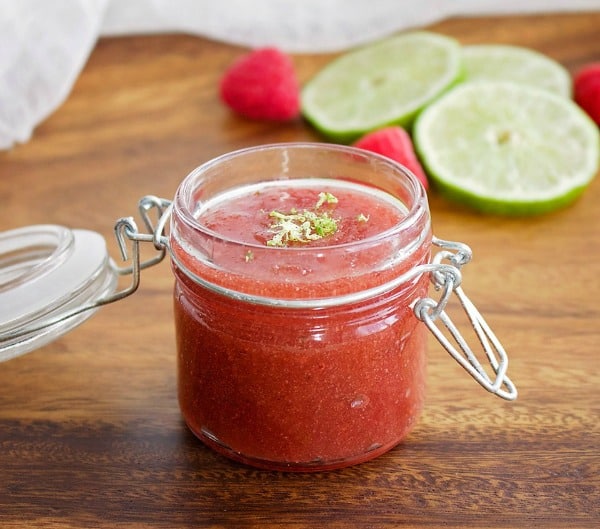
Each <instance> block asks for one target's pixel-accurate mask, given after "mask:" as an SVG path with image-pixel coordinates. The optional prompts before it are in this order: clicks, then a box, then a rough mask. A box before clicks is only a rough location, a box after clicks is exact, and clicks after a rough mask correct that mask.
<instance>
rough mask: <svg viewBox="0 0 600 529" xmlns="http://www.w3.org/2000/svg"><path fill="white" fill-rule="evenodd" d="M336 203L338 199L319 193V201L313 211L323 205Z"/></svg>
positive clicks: (328, 194) (329, 194)
mask: <svg viewBox="0 0 600 529" xmlns="http://www.w3.org/2000/svg"><path fill="white" fill-rule="evenodd" d="M337 201H338V199H337V198H336V197H335V196H333V195H332V194H331V193H329V192H327V193H324V192H323V191H321V192H320V193H319V200H318V201H317V203H316V204H315V209H319V208H320V207H321V206H322V205H323V204H325V203H327V204H337Z"/></svg>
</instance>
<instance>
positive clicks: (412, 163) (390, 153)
mask: <svg viewBox="0 0 600 529" xmlns="http://www.w3.org/2000/svg"><path fill="white" fill-rule="evenodd" d="M354 146H355V147H359V148H361V149H365V150H367V151H372V152H375V153H378V154H383V155H384V156H387V157H388V158H391V159H392V160H395V161H396V162H399V163H401V164H402V165H404V166H405V167H406V168H408V169H409V170H410V171H411V172H412V173H413V174H414V175H415V176H416V177H417V178H418V179H419V180H420V181H421V183H422V184H423V187H425V189H427V188H428V187H429V186H428V182H427V176H426V175H425V171H423V167H421V164H420V162H419V160H418V158H417V155H416V154H415V150H414V148H413V144H412V141H411V139H410V136H409V134H408V132H406V131H405V130H404V129H403V128H402V127H397V126H390V127H385V128H383V129H379V130H375V131H373V132H369V133H368V134H365V135H364V136H363V137H362V138H360V139H359V140H358V141H356V142H355V143H354Z"/></svg>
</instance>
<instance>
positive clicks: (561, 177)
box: [414, 81, 600, 215]
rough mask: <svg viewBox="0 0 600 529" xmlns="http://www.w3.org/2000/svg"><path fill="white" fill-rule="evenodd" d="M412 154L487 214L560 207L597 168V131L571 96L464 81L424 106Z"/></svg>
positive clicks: (455, 195)
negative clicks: (427, 105)
mask: <svg viewBox="0 0 600 529" xmlns="http://www.w3.org/2000/svg"><path fill="white" fill-rule="evenodd" d="M414 141H415V146H416V149H417V152H418V153H419V155H420V156H421V159H422V161H423V163H424V165H425V167H426V169H427V171H428V172H429V174H430V176H431V178H432V181H433V182H434V184H435V185H436V187H437V188H438V189H439V190H440V192H441V193H442V194H445V195H446V196H448V197H449V198H452V199H455V200H457V201H460V202H463V203H466V204H469V205H471V206H473V207H474V208H476V209H479V210H481V211H484V212H491V213H497V214H507V215H527V214H535V213H543V212H547V211H551V210H554V209H557V208H559V207H562V206H565V205H567V204H569V203H570V202H572V201H573V200H575V198H576V197H577V196H578V195H579V194H581V192H582V191H583V190H584V189H585V187H586V186H587V184H589V182H590V181H591V180H592V179H593V178H594V176H595V175H596V173H597V172H598V166H599V158H600V133H599V131H598V128H597V127H596V125H595V124H594V123H593V122H592V120H591V119H589V117H588V116H587V115H586V114H585V113H584V112H583V111H582V110H581V109H580V108H579V107H578V106H577V105H575V103H573V102H572V101H571V100H570V99H567V98H564V97H561V96H557V95H554V94H551V93H550V92H547V91H545V90H541V89H539V88H533V87H529V86H525V85H521V84H517V83H499V82H492V81H480V82H476V83H464V84H461V85H459V86H457V87H456V88H454V89H453V90H451V91H450V92H449V93H447V94H445V95H444V96H442V97H441V98H440V99H438V100H437V101H435V102H434V103H432V104H431V105H430V106H429V107H428V108H426V109H425V110H424V111H423V112H422V113H421V115H420V116H419V118H418V119H417V121H416V123H415V127H414Z"/></svg>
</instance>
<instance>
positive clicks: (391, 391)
mask: <svg viewBox="0 0 600 529" xmlns="http://www.w3.org/2000/svg"><path fill="white" fill-rule="evenodd" d="M297 179H310V180H311V181H314V184H311V183H310V182H309V186H310V185H312V186H313V188H312V189H313V190H317V191H318V190H319V189H321V188H322V187H323V185H324V183H327V182H325V181H324V180H323V179H326V180H338V181H339V182H343V185H342V187H341V189H345V188H346V183H347V182H354V183H360V193H362V194H365V190H369V189H373V188H374V187H376V188H378V189H381V190H384V191H385V192H386V193H388V194H389V195H390V196H393V197H395V198H396V202H397V203H396V204H395V205H394V206H393V207H395V208H398V209H399V210H400V211H401V212H402V214H401V215H400V216H399V219H400V220H398V222H397V223H396V224H394V225H392V226H391V227H389V228H387V229H385V230H384V231H382V232H379V233H377V234H376V235H375V236H373V237H370V238H367V239H362V240H358V241H351V242H346V243H343V244H337V245H333V246H331V245H327V246H312V245H302V244H301V245H299V246H283V247H273V246H268V245H266V244H265V243H264V242H258V241H257V242H256V243H252V242H248V241H244V242H240V241H239V240H238V239H236V237H235V236H228V237H226V236H223V235H221V234H219V233H218V232H216V231H214V230H213V229H210V228H207V227H206V225H203V224H202V223H201V222H199V221H198V217H199V211H201V210H202V209H203V208H206V209H210V207H211V202H212V201H214V200H219V199H220V197H222V196H225V194H226V193H228V191H229V190H231V189H232V188H233V189H242V188H243V187H244V186H253V187H252V189H256V184H259V185H263V184H264V185H266V183H267V182H273V181H276V182H278V183H279V184H280V185H281V186H282V189H285V188H286V186H289V185H290V184H293V181H294V180H297ZM331 185H333V183H331ZM335 187H336V186H335V185H334V188H335ZM350 189H351V190H352V192H353V193H357V189H359V188H358V186H357V187H356V188H355V187H354V185H352V186H351V188H350ZM282 192H283V191H282ZM315 194H316V192H315ZM369 196H370V192H368V193H366V194H365V195H364V197H361V195H360V194H358V195H357V196H356V199H359V198H365V197H369ZM221 200H227V199H226V198H225V199H221ZM368 206H369V204H366V205H365V207H366V209H365V214H366V213H367V212H368V211H369V207H368ZM245 215H246V212H242V213H240V221H239V228H240V230H245V229H248V228H247V227H246V226H245V225H244V221H243V217H244V216H245ZM376 216H377V212H374V213H371V214H370V218H369V220H368V222H370V223H375V222H376V221H377V219H375V218H374V217H376ZM365 218H366V217H365ZM430 248H431V223H430V217H429V210H428V207H427V200H426V196H425V191H424V190H423V188H422V186H421V185H419V184H418V182H417V181H416V180H415V179H414V178H412V177H411V176H409V175H408V174H407V173H406V172H405V171H404V170H403V169H402V168H401V167H399V166H398V165H396V164H394V163H391V162H389V161H388V160H385V159H383V158H379V157H376V156H371V155H369V154H367V153H360V152H354V151H352V152H350V151H348V150H347V149H346V148H342V147H335V146H329V147H324V146H322V145H315V144H307V145H275V146H267V147H260V148H255V149H250V150H245V151H241V152H236V153H233V154H229V155H226V156H223V157H221V158H218V159H216V160H214V161H212V162H210V163H208V164H205V165H203V166H201V167H200V168H198V169H197V170H195V171H194V172H193V173H191V174H190V175H189V176H188V177H187V178H186V179H185V180H184V182H183V183H182V184H181V186H180V188H179V190H178V192H177V194H176V197H175V201H174V207H173V212H172V221H171V251H172V264H173V272H174V274H175V324H176V336H177V350H178V370H179V371H178V380H179V402H180V406H181V410H182V412H183V416H184V417H185V420H186V422H187V424H188V425H189V427H190V428H191V430H192V431H193V432H194V433H195V434H196V435H197V436H198V437H199V438H200V439H201V440H202V441H204V442H205V443H206V444H208V445H209V446H211V447H212V448H214V449H215V450H217V451H219V452H221V453H223V454H225V455H227V456H229V457H231V458H233V459H236V460H239V461H242V462H245V463H249V464H252V465H255V466H260V467H265V468H269V469H279V470H281V469H285V470H322V469H327V468H336V467H342V466H346V465H350V464H354V463H359V462H361V461H366V460H368V459H371V458H373V457H375V456H377V455H379V454H381V453H383V452H385V451H387V450H389V449H390V448H392V447H393V446H395V445H397V444H398V443H399V442H400V441H401V440H402V439H403V438H404V436H405V435H406V434H407V433H408V432H409V431H410V429H411V428H412V426H413V425H414V424H415V421H416V420H417V417H418V416H419V414H420V412H421V409H422V406H423V393H424V385H425V381H424V378H425V341H426V340H425V338H426V337H425V332H426V328H425V326H424V325H422V324H421V323H420V322H419V320H418V319H417V318H416V316H415V314H414V313H413V311H412V309H411V303H412V302H413V301H414V300H415V299H418V298H422V297H424V296H425V295H426V293H427V289H428V284H429V279H428V277H427V276H425V275H420V276H416V277H411V278H409V279H407V280H406V281H402V282H398V281H397V278H398V277H401V276H402V275H403V274H405V272H406V271H407V270H411V269H413V268H414V267H415V266H417V265H421V264H424V263H427V262H429V258H430ZM247 256H252V257H251V259H250V258H247Z"/></svg>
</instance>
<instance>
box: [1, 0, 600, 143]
mask: <svg viewBox="0 0 600 529" xmlns="http://www.w3.org/2000/svg"><path fill="white" fill-rule="evenodd" d="M599 9H600V0H527V1H526V2H525V1H522V0H504V1H502V0H496V1H494V0H419V1H418V2H413V1H412V0H52V1H47V0H0V149H7V148H10V147H11V146H12V145H13V144H14V143H15V142H21V143H22V142H25V141H27V140H28V139H29V138H30V137H31V134H32V131H33V130H34V128H35V127H36V125H37V124H39V123H40V122H41V121H42V120H44V119H45V118H46V117H47V116H48V115H49V114H50V113H52V112H53V111H54V110H55V109H56V108H57V107H58V106H60V104H61V103H62V102H63V101H64V100H65V99H66V98H67V97H68V94H69V93H70V90H71V88H72V86H73V83H74V82H75V80H76V79H77V76H78V75H79V72H80V71H81V69H82V68H83V66H84V64H85V62H86V60H87V58H88V56H89V54H90V52H91V51H92V49H93V47H94V45H95V42H96V40H97V38H98V36H100V35H107V36H109V35H123V34H133V33H156V32H167V31H179V32H186V33H191V34H195V35H202V36H206V37H209V38H213V39H216V40H221V41H224V42H229V43H232V44H239V45H243V46H248V47H259V46H264V45H274V46H278V47H280V48H282V49H284V50H286V51H288V52H290V53H294V52H297V53H300V52H304V53H319V52H326V51H340V50H343V49H345V48H348V47H351V46H356V45H358V44H363V43H366V42H369V41H372V40H374V39H377V38H381V37H383V36H386V35H389V34H391V33H392V32H395V31H399V30H401V29H405V28H410V27H416V26H421V25H424V24H429V23H432V22H435V21H437V20H441V19H443V18H446V17H448V16H454V15H462V16H469V15H482V14H506V13H524V12H527V13H532V12H550V11H555V12H556V11H575V10H591V11H596V10H599Z"/></svg>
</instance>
